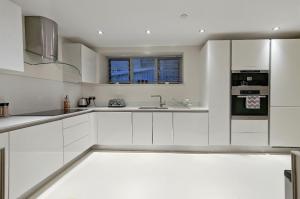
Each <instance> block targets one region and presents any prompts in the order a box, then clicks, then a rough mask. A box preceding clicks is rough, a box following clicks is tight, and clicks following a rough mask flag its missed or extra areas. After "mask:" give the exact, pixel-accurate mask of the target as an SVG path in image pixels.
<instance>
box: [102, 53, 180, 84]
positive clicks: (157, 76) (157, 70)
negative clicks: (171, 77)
mask: <svg viewBox="0 0 300 199" xmlns="http://www.w3.org/2000/svg"><path fill="white" fill-rule="evenodd" d="M137 58H154V60H155V66H154V67H155V69H154V71H155V79H156V82H154V83H135V82H134V68H133V64H132V59H137ZM172 58H173V59H174V58H176V59H178V60H179V70H178V76H179V77H180V78H179V81H178V82H164V81H160V63H159V60H169V59H170V60H171V59H172ZM114 60H116V61H128V63H129V66H128V67H129V68H128V71H129V81H128V82H126V83H125V82H112V81H111V61H114ZM108 73H109V74H108V83H109V84H125V85H126V84H133V85H140V84H142V85H145V84H146V85H147V84H150V85H155V84H183V55H166V56H164V55H159V56H128V57H108Z"/></svg>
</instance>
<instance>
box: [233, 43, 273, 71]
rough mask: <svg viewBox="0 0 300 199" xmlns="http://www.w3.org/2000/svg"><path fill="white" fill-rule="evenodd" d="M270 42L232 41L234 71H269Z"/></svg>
mask: <svg viewBox="0 0 300 199" xmlns="http://www.w3.org/2000/svg"><path fill="white" fill-rule="evenodd" d="M269 68H270V40H266V39H264V40H234V41H232V70H269Z"/></svg>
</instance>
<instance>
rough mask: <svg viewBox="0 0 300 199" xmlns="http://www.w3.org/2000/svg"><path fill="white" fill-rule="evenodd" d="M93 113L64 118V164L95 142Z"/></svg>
mask: <svg viewBox="0 0 300 199" xmlns="http://www.w3.org/2000/svg"><path fill="white" fill-rule="evenodd" d="M92 115H93V113H89V114H83V115H78V116H74V117H70V118H66V119H63V136H64V164H66V163H68V162H69V161H71V160H73V159H75V158H76V157H77V156H78V155H80V154H82V153H83V152H84V151H86V150H87V149H89V148H90V147H91V146H93V145H94V144H95V140H94V139H95V135H94V134H95V132H94V130H95V129H93V125H94V124H93V118H92Z"/></svg>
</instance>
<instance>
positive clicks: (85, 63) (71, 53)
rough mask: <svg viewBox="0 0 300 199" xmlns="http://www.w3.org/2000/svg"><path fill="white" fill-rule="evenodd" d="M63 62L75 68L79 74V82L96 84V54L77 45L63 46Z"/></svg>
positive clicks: (68, 44) (67, 44) (66, 44)
mask: <svg viewBox="0 0 300 199" xmlns="http://www.w3.org/2000/svg"><path fill="white" fill-rule="evenodd" d="M62 55H63V61H64V62H66V63H68V64H72V65H74V66H76V67H77V68H78V69H79V70H80V72H81V81H82V82H84V83H97V73H96V72H97V63H98V62H97V54H96V52H94V51H93V50H91V49H89V48H88V47H86V46H84V45H82V44H79V43H65V44H63V53H62Z"/></svg>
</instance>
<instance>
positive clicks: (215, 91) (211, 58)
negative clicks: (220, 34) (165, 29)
mask: <svg viewBox="0 0 300 199" xmlns="http://www.w3.org/2000/svg"><path fill="white" fill-rule="evenodd" d="M203 51H204V52H202V53H205V52H206V64H207V70H208V104H209V144H210V145H229V144H230V41H208V42H207V44H206V46H205V47H204V48H203Z"/></svg>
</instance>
